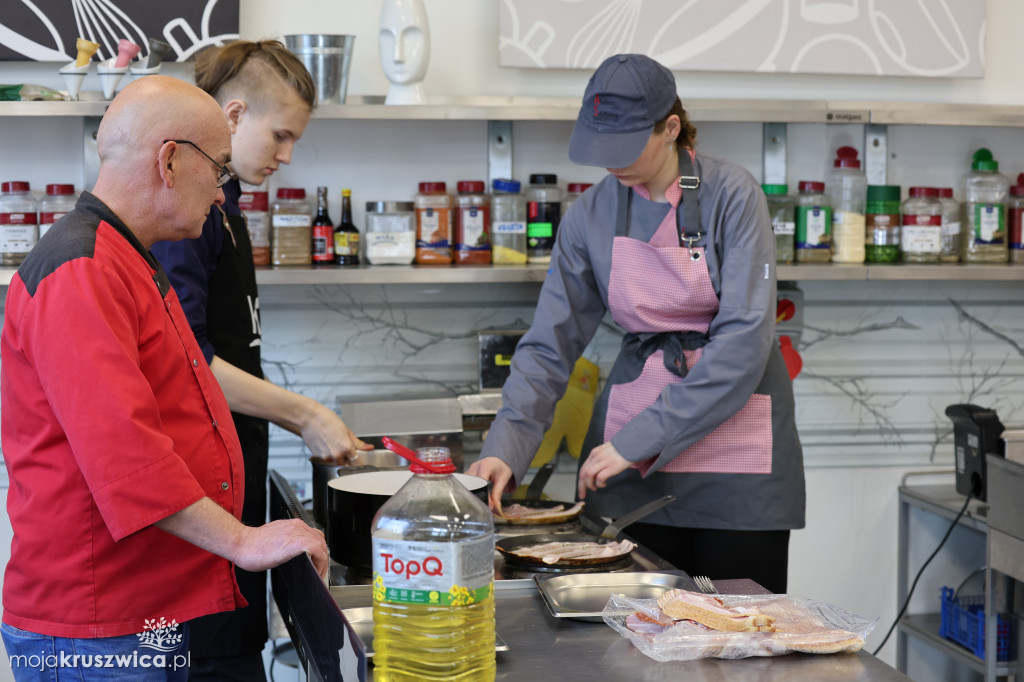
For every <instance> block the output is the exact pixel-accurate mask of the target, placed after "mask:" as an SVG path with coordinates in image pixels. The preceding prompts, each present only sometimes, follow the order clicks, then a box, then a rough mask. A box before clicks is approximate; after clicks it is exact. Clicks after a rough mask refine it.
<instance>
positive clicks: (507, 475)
mask: <svg viewBox="0 0 1024 682" xmlns="http://www.w3.org/2000/svg"><path fill="white" fill-rule="evenodd" d="M466 473H468V474H469V475H470V476H479V477H480V478H486V479H487V480H488V481H490V482H491V495H490V499H489V503H490V507H491V511H493V512H494V513H495V514H498V515H501V496H502V494H503V493H506V492H509V493H510V492H512V491H513V490H515V485H516V483H515V481H514V480H512V469H511V467H509V465H508V464H505V462H503V461H502V460H500V459H498V458H497V457H484V458H483V459H478V460H477V461H475V462H473V464H472V465H471V466H470V467H469V471H467V472H466Z"/></svg>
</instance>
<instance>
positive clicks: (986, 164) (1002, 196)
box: [963, 147, 1010, 263]
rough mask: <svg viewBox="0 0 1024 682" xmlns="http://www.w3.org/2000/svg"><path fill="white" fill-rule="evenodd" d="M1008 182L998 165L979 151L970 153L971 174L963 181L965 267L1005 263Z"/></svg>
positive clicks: (986, 154)
mask: <svg viewBox="0 0 1024 682" xmlns="http://www.w3.org/2000/svg"><path fill="white" fill-rule="evenodd" d="M1009 191H1010V180H1009V178H1007V177H1006V176H1005V175H1003V174H1002V173H1000V172H999V162H998V161H996V160H995V159H994V158H992V152H991V151H989V150H988V149H985V148H984V147H982V148H981V149H979V150H978V151H976V152H974V157H973V159H972V161H971V172H970V173H968V174H967V175H966V176H965V177H964V210H963V214H964V221H963V223H964V248H963V257H964V260H965V261H967V262H968V263H1005V262H1006V260H1007V249H1006V242H1007V241H1008V240H1007V238H1006V201H1007V195H1008V194H1009Z"/></svg>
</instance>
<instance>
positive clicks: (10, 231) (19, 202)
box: [0, 181, 39, 265]
mask: <svg viewBox="0 0 1024 682" xmlns="http://www.w3.org/2000/svg"><path fill="white" fill-rule="evenodd" d="M29 190H30V187H29V184H28V183H27V182H23V181H12V182H5V183H3V184H2V185H0V265H21V262H22V261H23V260H25V256H27V255H28V252H29V251H31V250H32V247H33V246H35V245H36V241H38V240H39V204H38V203H36V200H35V199H34V198H33V197H32V195H31V194H30V193H29Z"/></svg>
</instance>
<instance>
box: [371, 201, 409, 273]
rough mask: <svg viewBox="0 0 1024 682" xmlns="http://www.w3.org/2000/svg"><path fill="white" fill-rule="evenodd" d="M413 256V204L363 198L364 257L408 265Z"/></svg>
mask: <svg viewBox="0 0 1024 682" xmlns="http://www.w3.org/2000/svg"><path fill="white" fill-rule="evenodd" d="M415 258H416V206H415V204H413V202H411V201H368V202H366V260H368V261H369V262H370V263H371V264H372V265H409V264H410V263H412V262H413V260H414V259H415Z"/></svg>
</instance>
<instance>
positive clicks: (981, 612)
mask: <svg viewBox="0 0 1024 682" xmlns="http://www.w3.org/2000/svg"><path fill="white" fill-rule="evenodd" d="M996 622H997V625H996V631H997V632H996V660H997V661H1008V660H1010V624H1009V623H1008V622H1007V619H1006V618H1005V617H1004V616H1002V615H999V616H997V618H996ZM939 635H941V636H942V637H945V638H946V639H950V640H952V641H954V642H956V643H957V644H962V645H963V646H965V647H967V648H968V649H970V650H971V652H973V653H974V655H975V656H977V657H978V658H980V659H981V660H985V597H984V596H970V597H963V596H961V597H957V598H956V600H954V599H953V590H952V588H949V587H943V588H942V621H941V624H940V625H939Z"/></svg>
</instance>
